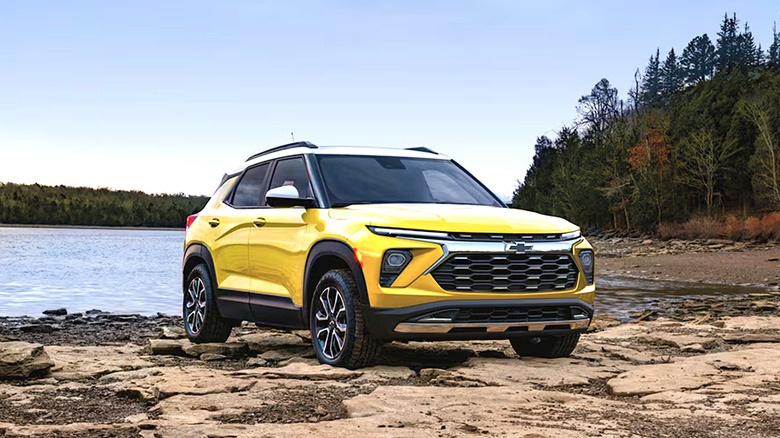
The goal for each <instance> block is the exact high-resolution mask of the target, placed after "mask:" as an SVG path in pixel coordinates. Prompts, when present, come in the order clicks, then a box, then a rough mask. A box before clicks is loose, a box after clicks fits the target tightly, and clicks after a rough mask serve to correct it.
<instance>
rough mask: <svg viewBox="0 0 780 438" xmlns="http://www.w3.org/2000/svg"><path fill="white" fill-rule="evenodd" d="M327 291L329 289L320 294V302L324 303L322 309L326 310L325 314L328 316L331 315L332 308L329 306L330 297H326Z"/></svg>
mask: <svg viewBox="0 0 780 438" xmlns="http://www.w3.org/2000/svg"><path fill="white" fill-rule="evenodd" d="M326 292H327V290H326V291H325V292H323V293H322V295H320V304H322V310H323V311H325V316H326V317H330V309H329V306H328V299H327V298H326V297H325V293H326Z"/></svg>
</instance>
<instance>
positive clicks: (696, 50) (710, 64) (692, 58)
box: [680, 33, 715, 85]
mask: <svg viewBox="0 0 780 438" xmlns="http://www.w3.org/2000/svg"><path fill="white" fill-rule="evenodd" d="M680 68H681V69H682V74H683V75H684V77H685V83H686V84H688V85H692V84H695V83H697V82H701V81H703V80H706V79H707V78H709V77H710V76H712V72H713V70H715V46H713V45H712V41H710V37H709V36H707V34H706V33H705V34H704V35H702V36H697V37H696V38H694V39H692V40H691V42H690V43H688V45H687V46H686V47H685V49H684V50H683V53H682V56H681V57H680Z"/></svg>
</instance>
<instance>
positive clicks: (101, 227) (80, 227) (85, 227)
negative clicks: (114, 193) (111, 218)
mask: <svg viewBox="0 0 780 438" xmlns="http://www.w3.org/2000/svg"><path fill="white" fill-rule="evenodd" d="M0 228H60V229H73V230H127V231H184V228H183V227H181V228H179V227H171V228H169V227H120V226H109V225H49V224H2V223H0Z"/></svg>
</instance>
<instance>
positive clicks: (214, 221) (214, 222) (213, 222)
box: [209, 218, 219, 228]
mask: <svg viewBox="0 0 780 438" xmlns="http://www.w3.org/2000/svg"><path fill="white" fill-rule="evenodd" d="M209 225H211V228H214V227H216V226H217V225H219V219H217V218H212V219H209Z"/></svg>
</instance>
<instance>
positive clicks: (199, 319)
mask: <svg viewBox="0 0 780 438" xmlns="http://www.w3.org/2000/svg"><path fill="white" fill-rule="evenodd" d="M186 298H187V302H186V303H185V304H184V307H185V309H186V310H185V313H186V315H185V318H186V321H187V328H189V329H190V332H192V333H193V334H196V335H197V334H198V333H200V331H201V330H202V329H203V321H204V320H205V317H206V285H205V284H203V280H201V278H200V277H195V278H193V279H192V281H190V285H189V286H188V287H187V296H186Z"/></svg>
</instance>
